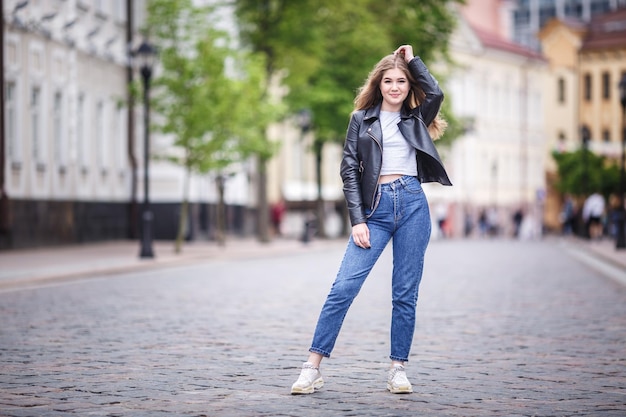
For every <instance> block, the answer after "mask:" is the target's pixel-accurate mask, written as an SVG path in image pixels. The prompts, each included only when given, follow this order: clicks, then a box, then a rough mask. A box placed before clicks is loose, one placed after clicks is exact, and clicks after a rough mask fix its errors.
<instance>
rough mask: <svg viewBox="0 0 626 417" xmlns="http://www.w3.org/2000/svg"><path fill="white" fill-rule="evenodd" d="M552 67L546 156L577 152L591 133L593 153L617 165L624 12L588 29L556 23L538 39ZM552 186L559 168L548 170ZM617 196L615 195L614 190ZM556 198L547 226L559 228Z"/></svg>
mask: <svg viewBox="0 0 626 417" xmlns="http://www.w3.org/2000/svg"><path fill="white" fill-rule="evenodd" d="M539 39H540V40H541V45H542V49H543V51H544V54H545V56H546V58H547V59H548V61H549V63H550V68H551V73H550V77H549V79H548V83H547V85H546V92H547V98H546V99H547V100H548V102H549V103H550V104H551V105H550V106H549V109H550V112H549V113H548V114H547V116H548V117H547V120H548V123H547V125H546V128H547V132H548V142H547V145H548V151H549V152H552V151H557V152H558V151H570V152H571V151H575V150H577V149H580V148H581V147H582V146H583V135H582V132H583V128H584V129H585V130H586V131H588V132H589V142H588V146H589V150H590V151H591V152H594V153H596V154H598V155H604V156H606V157H608V158H609V159H613V160H615V161H617V162H619V158H620V157H621V152H622V140H623V137H622V114H621V113H622V108H621V103H620V97H619V89H618V85H619V82H620V80H621V79H622V77H624V75H626V8H621V9H617V10H615V11H612V12H609V13H605V14H601V15H596V16H594V17H593V18H592V19H591V20H590V21H589V22H588V23H583V22H579V21H572V20H560V19H553V20H551V21H550V22H548V23H547V25H546V26H545V27H544V29H543V30H542V31H541V32H540V34H539ZM547 168H548V170H547V178H548V181H549V182H550V183H551V182H553V181H554V178H555V176H556V166H555V164H554V163H553V162H551V163H550V164H549V165H548V166H547ZM616 191H617V190H616ZM551 196H553V198H552V199H551V201H550V202H549V210H547V211H546V223H547V224H548V225H549V226H550V227H552V228H558V227H559V212H560V206H561V203H562V201H561V196H560V195H558V193H556V192H555V193H551Z"/></svg>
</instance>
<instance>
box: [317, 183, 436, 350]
mask: <svg viewBox="0 0 626 417" xmlns="http://www.w3.org/2000/svg"><path fill="white" fill-rule="evenodd" d="M378 193H379V195H378V196H377V198H379V199H380V200H379V204H378V207H377V208H376V209H375V210H374V212H373V213H372V215H371V217H369V219H368V221H367V226H368V227H369V230H370V244H371V248H369V249H363V248H360V247H358V246H357V245H355V244H354V242H353V241H352V237H350V240H349V242H348V248H347V249H346V252H345V255H344V258H343V261H342V263H341V266H340V267H339V272H338V273H337V277H336V279H335V282H334V283H333V285H332V288H331V290H330V293H329V294H328V297H327V298H326V302H325V303H324V307H323V308H322V311H321V313H320V316H319V319H318V322H317V326H316V328H315V334H314V336H313V342H312V344H311V348H310V349H309V351H311V352H316V353H319V354H321V355H323V356H325V357H329V356H330V353H331V352H332V350H333V347H334V346H335V341H336V340H337V336H338V335H339V330H340V329H341V326H342V324H343V321H344V318H345V316H346V313H347V312H348V309H349V308H350V305H351V304H352V302H353V301H354V298H355V297H356V295H357V294H358V293H359V290H360V289H361V286H362V285H363V283H364V282H365V279H366V278H367V276H368V275H369V273H370V271H371V270H372V268H373V267H374V264H375V263H376V261H377V260H378V258H379V256H380V254H381V253H382V252H383V250H384V249H385V247H386V246H387V243H388V242H389V240H390V239H392V238H393V273H392V277H391V286H392V306H393V309H392V314H391V355H390V356H389V357H390V358H391V360H395V361H403V362H404V361H408V360H409V352H410V350H411V343H412V341H413V333H414V330H415V309H416V306H417V296H418V289H419V284H420V281H421V279H422V270H423V266H424V254H425V252H426V247H427V246H428V241H429V240H430V231H431V223H430V213H429V209H428V202H427V200H426V196H425V195H424V192H423V190H422V186H421V184H420V182H419V181H418V180H417V178H415V177H410V176H404V177H401V178H399V179H397V180H395V181H393V182H390V183H386V184H380V185H379V189H378Z"/></svg>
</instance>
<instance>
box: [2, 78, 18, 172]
mask: <svg viewBox="0 0 626 417" xmlns="http://www.w3.org/2000/svg"><path fill="white" fill-rule="evenodd" d="M4 94H5V96H4V111H5V126H4V129H5V131H4V134H5V138H6V142H7V153H8V158H9V161H11V162H12V164H13V166H15V167H19V164H20V162H21V161H22V149H21V142H20V141H19V140H17V126H18V123H17V93H16V85H15V82H12V81H10V82H8V83H6V86H5V91H4Z"/></svg>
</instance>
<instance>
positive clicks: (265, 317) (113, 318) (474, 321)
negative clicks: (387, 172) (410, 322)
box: [0, 240, 626, 417]
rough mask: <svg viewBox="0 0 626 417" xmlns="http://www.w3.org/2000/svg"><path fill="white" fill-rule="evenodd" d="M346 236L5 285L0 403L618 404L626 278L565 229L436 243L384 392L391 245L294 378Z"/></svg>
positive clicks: (300, 409)
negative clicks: (392, 386)
mask: <svg viewBox="0 0 626 417" xmlns="http://www.w3.org/2000/svg"><path fill="white" fill-rule="evenodd" d="M343 248H344V244H343V243H341V244H338V243H336V242H331V243H329V244H328V245H317V246H315V248H312V249H311V250H310V251H302V252H297V253H289V254H288V255H281V254H280V253H274V254H273V255H271V256H267V257H264V258H260V257H250V258H247V259H244V258H240V259H211V260H208V261H206V262H194V263H191V264H189V265H181V266H176V267H168V268H166V269H150V270H145V271H133V272H129V273H121V274H117V275H109V276H102V277H100V278H98V277H91V278H90V279H81V280H72V281H67V282H54V283H48V284H42V285H40V286H37V287H33V288H14V289H9V290H5V291H3V292H0V314H1V317H2V326H1V327H0V415H2V416H61V415H80V416H218V417H222V416H224V417H230V416H233V417H234V416H417V415H422V416H624V415H626V349H625V344H624V342H625V340H626V287H625V286H624V285H623V284H621V283H619V282H618V281H615V280H613V279H610V278H608V277H606V276H604V275H601V274H600V273H599V272H596V270H594V269H591V268H590V267H588V266H586V264H584V263H581V262H579V261H578V260H577V259H576V258H575V257H574V256H572V255H571V254H570V252H568V251H567V250H565V249H564V248H563V247H562V246H561V245H559V244H558V243H556V242H551V241H542V242H516V241H507V240H501V241H497V240H494V241H491V240H485V241H435V242H433V243H432V244H431V245H430V247H429V249H428V252H427V259H426V267H425V272H424V280H423V283H422V287H421V291H420V300H419V303H418V324H417V330H416V335H415V339H414V343H413V350H412V354H411V361H410V362H409V364H408V367H407V374H408V376H409V378H410V379H411V381H412V382H413V385H414V391H415V392H414V393H413V394H409V395H392V394H389V393H388V392H387V391H386V390H385V377H386V368H387V366H388V359H387V356H388V350H389V346H388V331H389V321H390V317H391V312H390V289H389V286H390V285H389V270H390V268H391V257H390V251H386V252H385V253H384V254H383V256H382V258H381V259H380V261H379V263H378V265H377V266H376V267H375V269H374V271H373V272H372V275H371V276H370V277H369V278H368V280H367V281H366V283H365V285H364V287H363V290H362V291H361V294H360V295H359V297H358V298H357V299H356V301H355V303H354V305H353V306H352V309H351V310H350V312H349V314H348V317H347V318H346V321H345V323H344V327H343V330H342V333H341V335H340V337H339V340H338V342H337V346H336V349H335V351H334V352H333V358H331V359H328V360H325V361H324V362H323V363H322V372H323V374H324V378H325V380H326V385H325V387H324V388H323V389H322V390H321V391H319V392H317V393H315V394H313V395H307V396H291V395H290V394H289V388H290V386H291V384H292V383H293V382H294V381H295V379H296V378H297V375H298V373H299V367H300V365H301V363H302V361H303V360H304V359H305V358H306V355H307V352H306V350H307V348H308V345H309V343H310V338H311V336H312V331H313V327H314V325H315V321H316V319H317V314H318V313H319V309H320V307H321V305H322V303H323V300H324V298H325V296H326V293H327V292H328V289H329V288H330V285H331V282H332V280H333V278H334V275H335V273H336V269H337V267H338V264H339V262H340V260H341V256H342V252H343Z"/></svg>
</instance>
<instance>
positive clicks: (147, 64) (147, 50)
mask: <svg viewBox="0 0 626 417" xmlns="http://www.w3.org/2000/svg"><path fill="white" fill-rule="evenodd" d="M134 58H135V61H136V65H137V66H138V67H139V72H140V73H141V80H142V81H143V123H144V141H143V168H144V171H143V172H144V174H143V187H144V188H143V189H144V192H143V208H142V224H141V252H140V254H139V257H140V258H153V257H154V252H153V251H152V220H153V216H152V212H151V211H150V198H149V181H148V178H149V175H148V174H149V162H150V79H151V78H152V68H153V66H154V61H155V60H156V49H155V48H154V47H153V46H152V45H150V44H149V43H148V42H147V41H145V40H144V41H143V42H142V43H141V45H139V48H138V49H137V51H135V54H134Z"/></svg>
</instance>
